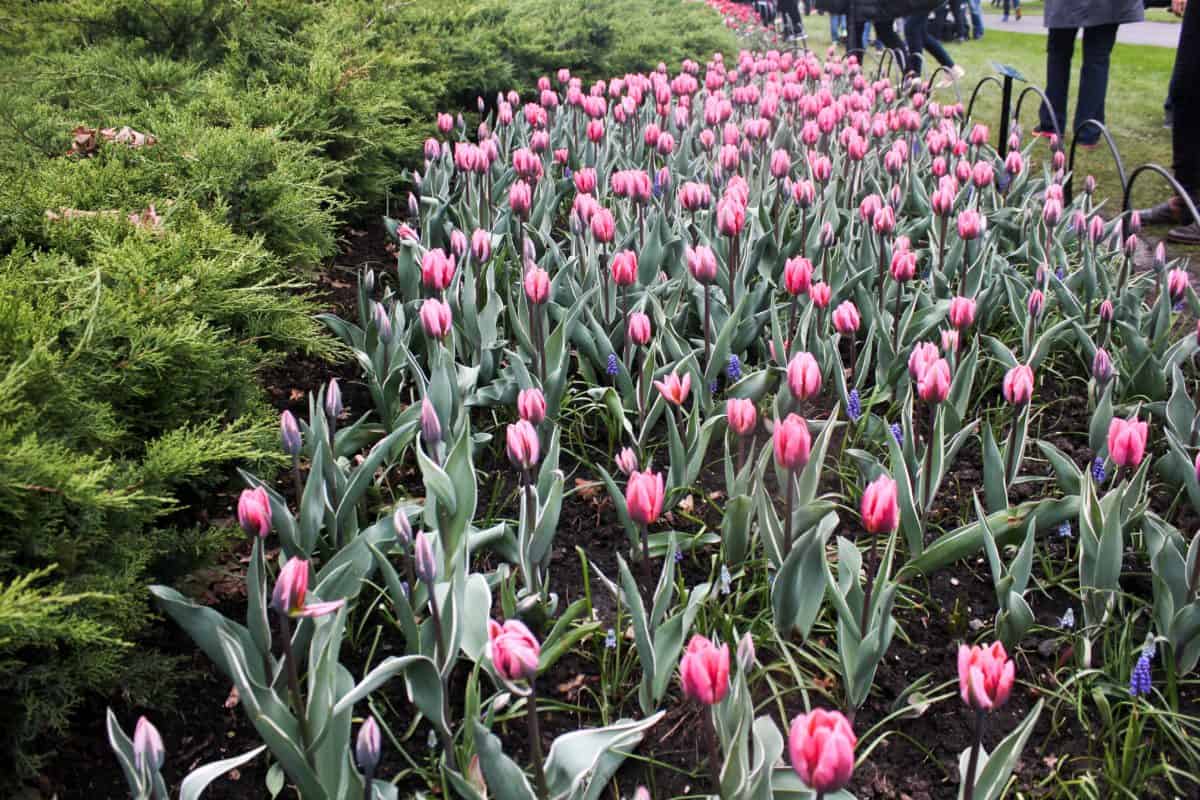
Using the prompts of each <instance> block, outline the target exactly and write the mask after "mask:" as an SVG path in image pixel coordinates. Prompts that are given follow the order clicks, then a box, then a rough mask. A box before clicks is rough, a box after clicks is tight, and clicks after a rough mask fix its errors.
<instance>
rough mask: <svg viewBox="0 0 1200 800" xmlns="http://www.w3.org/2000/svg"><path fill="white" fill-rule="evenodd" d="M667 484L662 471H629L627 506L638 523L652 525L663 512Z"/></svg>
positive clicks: (626, 489)
mask: <svg viewBox="0 0 1200 800" xmlns="http://www.w3.org/2000/svg"><path fill="white" fill-rule="evenodd" d="M665 491H666V490H665V485H664V483H663V476H662V473H661V472H649V471H646V472H638V471H637V470H634V471H633V472H630V473H629V480H628V481H626V483H625V507H626V508H627V509H628V510H629V517H630V519H632V520H633V521H634V522H636V523H637V524H638V525H652V524H653V523H655V522H657V521H658V516H659V515H660V514H662V509H663V495H664V493H665Z"/></svg>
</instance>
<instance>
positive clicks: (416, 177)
mask: <svg viewBox="0 0 1200 800" xmlns="http://www.w3.org/2000/svg"><path fill="white" fill-rule="evenodd" d="M412 180H413V186H414V187H416V189H417V191H418V192H419V191H421V186H422V184H424V179H422V178H421V173H420V172H417V171H416V170H413V174H412ZM408 196H409V198H412V194H411V193H410V194H409V195H408ZM408 207H409V210H411V209H412V208H413V205H412V202H411V200H410V202H409V205H408ZM416 216H417V215H416V214H413V217H414V218H415V217H416Z"/></svg>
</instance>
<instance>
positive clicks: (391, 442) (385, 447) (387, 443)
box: [337, 421, 416, 544]
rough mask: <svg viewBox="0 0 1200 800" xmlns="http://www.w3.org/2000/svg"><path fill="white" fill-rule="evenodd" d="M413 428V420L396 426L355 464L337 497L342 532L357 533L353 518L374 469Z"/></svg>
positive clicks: (339, 528) (356, 525) (370, 482)
mask: <svg viewBox="0 0 1200 800" xmlns="http://www.w3.org/2000/svg"><path fill="white" fill-rule="evenodd" d="M415 428H416V423H415V421H414V422H412V423H410V424H409V425H408V426H406V427H404V428H397V429H396V430H394V431H392V432H391V433H390V434H388V435H387V436H385V437H384V438H382V439H380V440H379V442H377V443H376V444H375V446H374V447H372V448H371V451H370V452H369V453H367V455H366V456H365V457H364V458H363V460H362V462H360V463H358V464H356V465H355V467H354V469H353V471H352V473H351V477H350V481H349V482H348V483H347V485H346V489H345V491H344V492H342V494H341V495H340V496H339V497H338V507H337V528H338V530H339V531H342V532H343V534H345V533H348V532H351V531H353V532H354V533H355V534H357V532H358V524H357V519H355V517H356V516H357V515H356V513H355V512H356V510H357V507H358V503H359V501H360V500H362V497H363V495H364V494H365V493H366V491H367V489H368V488H369V487H370V486H371V484H372V483H373V482H374V481H375V472H376V470H378V469H379V467H380V465H381V464H383V462H384V460H385V459H389V458H391V457H392V451H393V448H394V447H395V446H396V445H397V444H398V443H399V441H400V440H401V439H403V438H404V437H405V436H407V435H411V434H412V432H413V430H414V429H415ZM352 523H353V525H352ZM345 543H346V538H343V540H342V544H345Z"/></svg>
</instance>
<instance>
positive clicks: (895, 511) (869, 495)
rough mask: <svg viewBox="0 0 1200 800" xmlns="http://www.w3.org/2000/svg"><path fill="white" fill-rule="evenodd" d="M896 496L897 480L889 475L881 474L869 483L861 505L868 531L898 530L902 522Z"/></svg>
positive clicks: (886, 531)
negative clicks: (897, 527)
mask: <svg viewBox="0 0 1200 800" xmlns="http://www.w3.org/2000/svg"><path fill="white" fill-rule="evenodd" d="M896 497H897V495H896V482H895V481H894V480H892V479H891V477H890V476H888V475H880V476H879V477H878V478H876V479H875V480H873V481H871V482H870V483H869V484H867V488H866V490H865V491H863V496H862V501H861V503H860V505H859V513H860V515H861V516H862V521H863V527H864V528H866V530H867V533H891V532H892V531H894V530H896V526H897V525H899V524H900V510H899V505H898V503H897V499H896Z"/></svg>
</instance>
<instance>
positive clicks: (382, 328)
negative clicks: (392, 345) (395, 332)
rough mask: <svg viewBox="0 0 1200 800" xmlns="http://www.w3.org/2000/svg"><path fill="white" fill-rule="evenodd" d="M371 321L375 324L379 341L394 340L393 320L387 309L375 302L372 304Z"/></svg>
mask: <svg viewBox="0 0 1200 800" xmlns="http://www.w3.org/2000/svg"><path fill="white" fill-rule="evenodd" d="M371 321H372V322H374V323H375V331H376V332H377V333H378V335H379V341H381V342H384V343H387V342H390V341H391V340H392V318H391V317H389V316H388V313H387V309H385V308H384V307H383V306H382V305H381V304H379V303H376V302H374V301H372V303H371Z"/></svg>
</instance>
